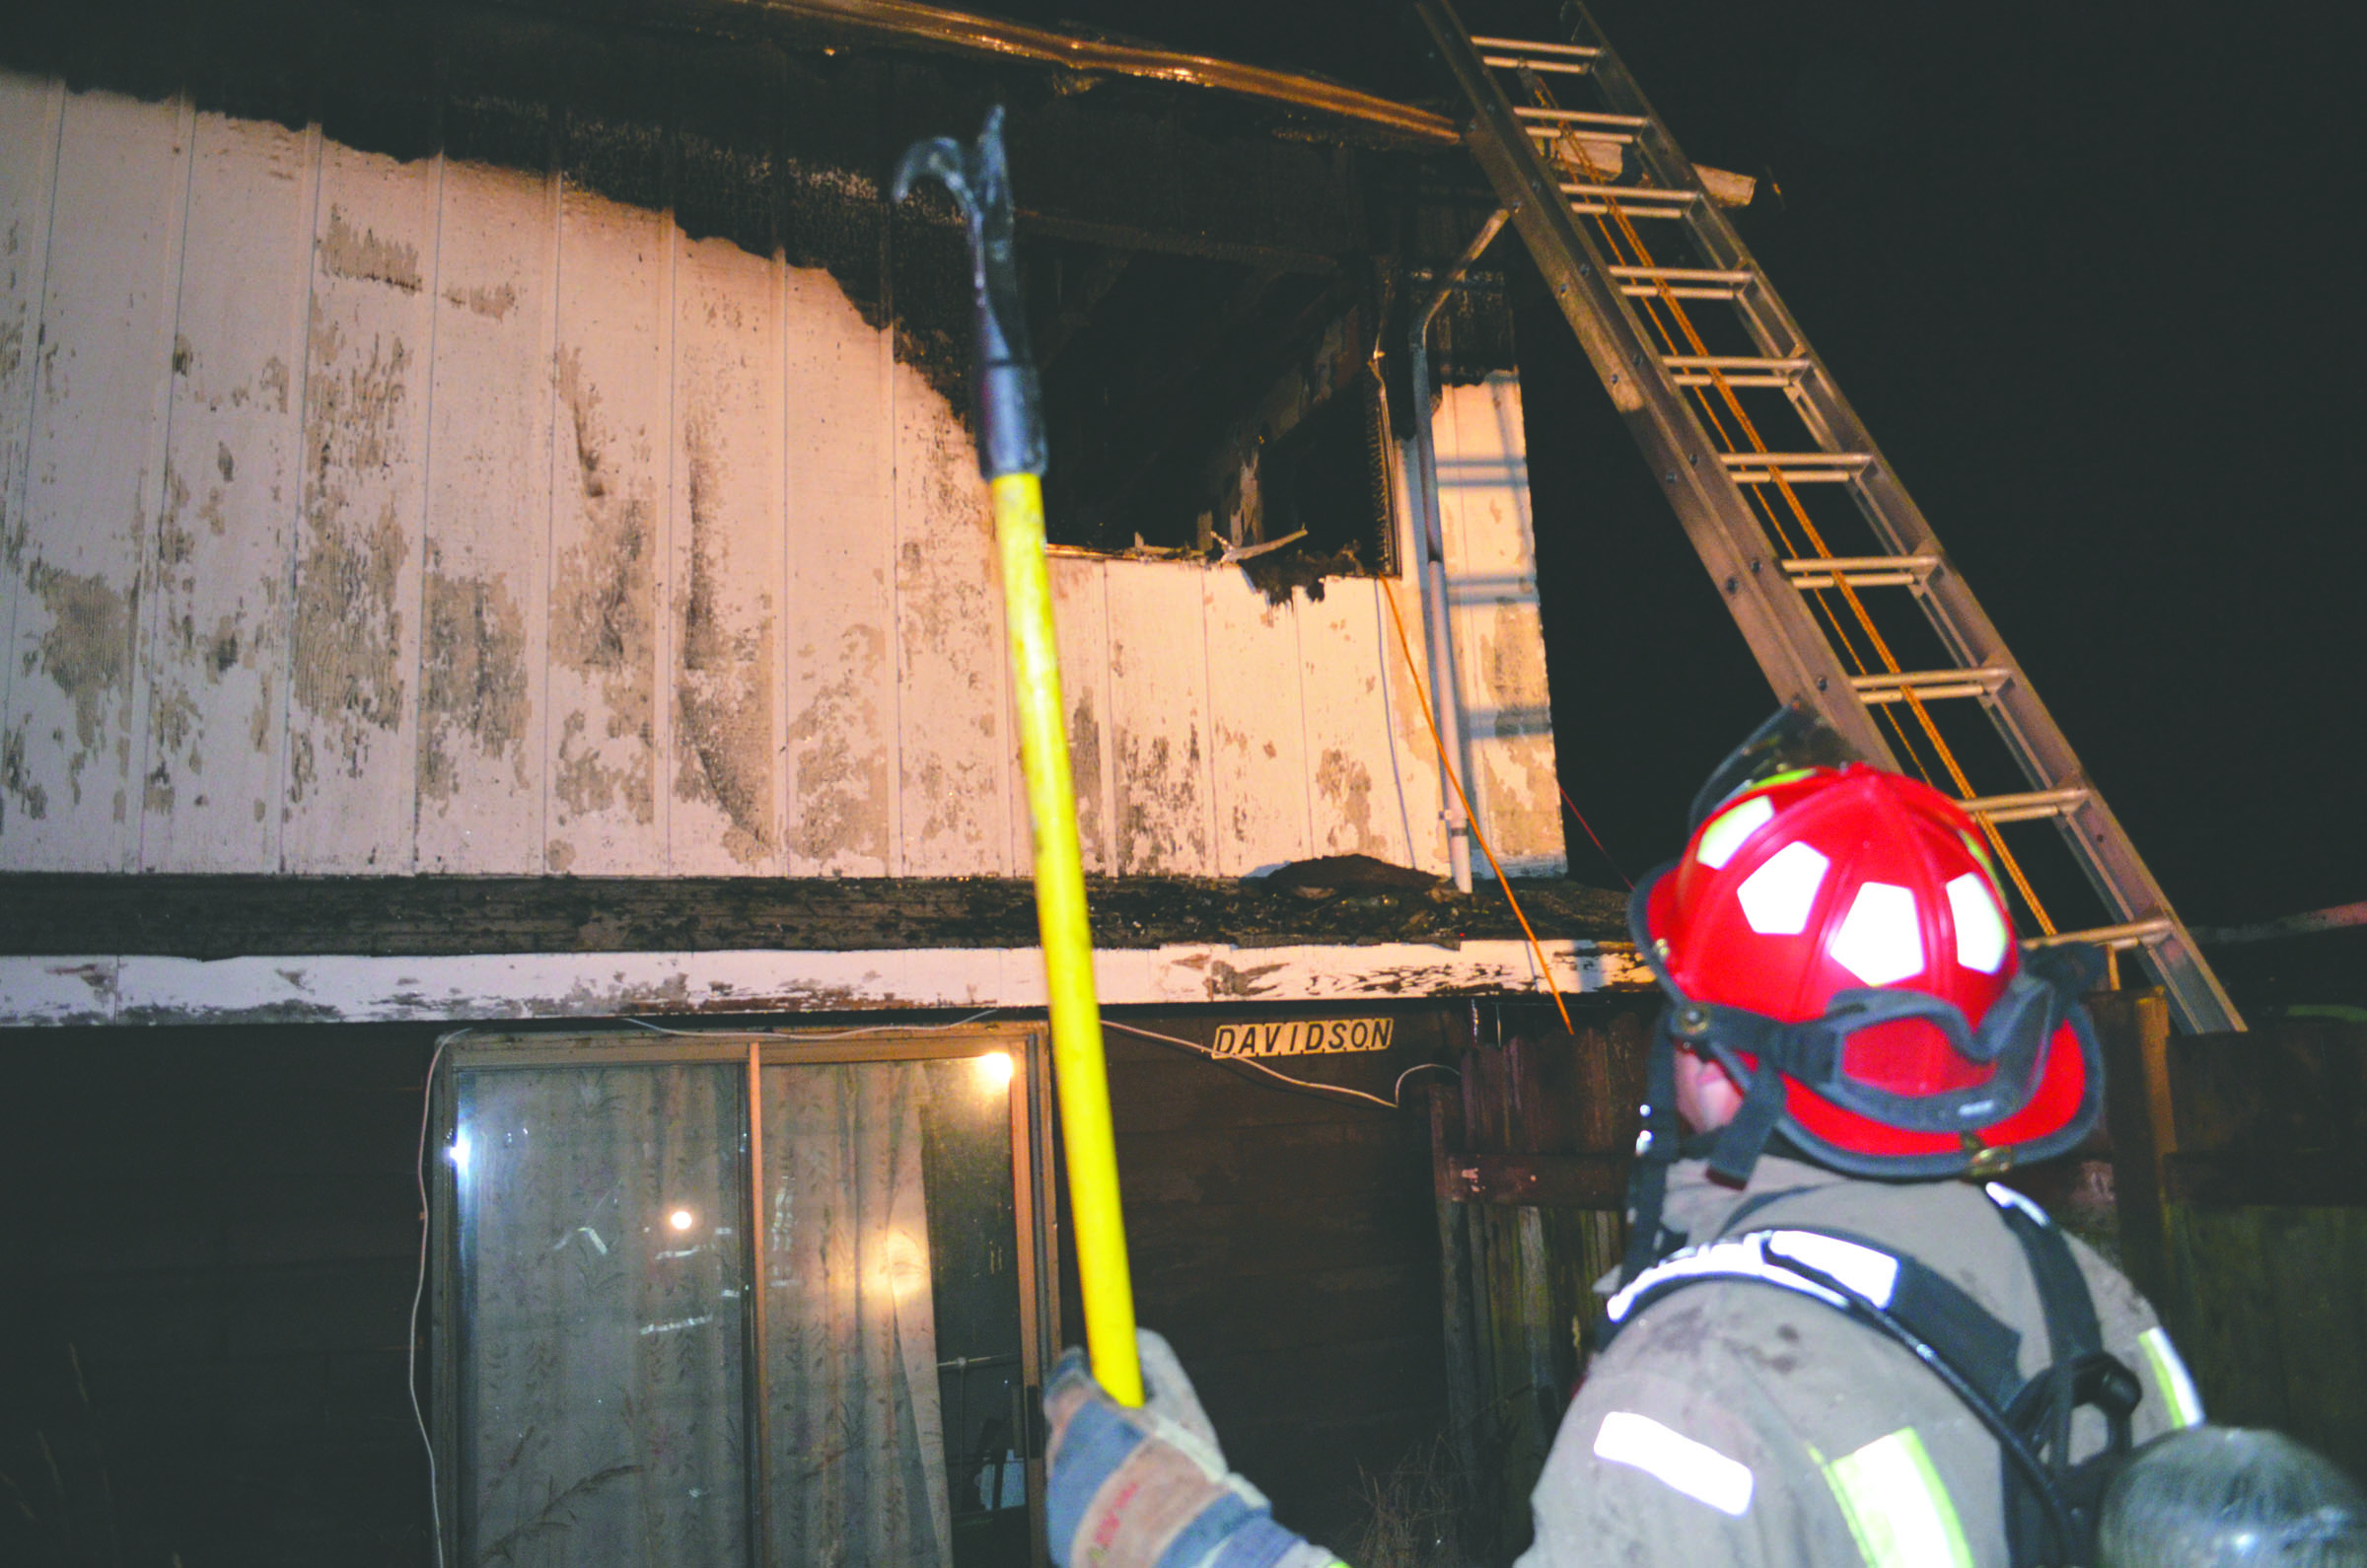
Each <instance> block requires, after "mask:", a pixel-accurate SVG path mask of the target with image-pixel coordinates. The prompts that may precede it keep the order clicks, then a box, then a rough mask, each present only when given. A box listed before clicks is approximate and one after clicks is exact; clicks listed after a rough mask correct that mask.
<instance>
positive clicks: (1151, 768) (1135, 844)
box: [1116, 724, 1208, 877]
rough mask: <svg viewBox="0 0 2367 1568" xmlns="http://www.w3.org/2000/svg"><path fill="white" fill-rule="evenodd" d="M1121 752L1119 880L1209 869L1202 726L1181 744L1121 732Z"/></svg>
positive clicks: (1170, 739) (1118, 742)
mask: <svg viewBox="0 0 2367 1568" xmlns="http://www.w3.org/2000/svg"><path fill="white" fill-rule="evenodd" d="M1116 752H1117V787H1118V797H1119V806H1118V820H1117V872H1118V875H1119V876H1121V877H1134V876H1149V875H1155V874H1157V873H1159V872H1163V871H1173V870H1177V869H1187V870H1197V869H1198V868H1199V867H1201V866H1203V865H1205V864H1206V863H1207V860H1208V833H1207V826H1206V823H1205V822H1203V821H1202V820H1201V817H1200V763H1201V756H1200V730H1199V726H1198V725H1196V724H1195V725H1189V726H1186V727H1185V730H1184V733H1183V741H1182V742H1181V743H1180V744H1179V743H1178V742H1177V740H1176V739H1175V738H1174V737H1173V736H1166V735H1159V736H1152V737H1150V738H1148V739H1147V740H1146V739H1145V738H1144V737H1142V736H1138V735H1135V734H1133V733H1131V732H1130V731H1127V730H1125V729H1122V728H1121V729H1119V730H1118V732H1117V736H1116Z"/></svg>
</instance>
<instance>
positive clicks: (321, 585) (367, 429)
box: [290, 300, 411, 799]
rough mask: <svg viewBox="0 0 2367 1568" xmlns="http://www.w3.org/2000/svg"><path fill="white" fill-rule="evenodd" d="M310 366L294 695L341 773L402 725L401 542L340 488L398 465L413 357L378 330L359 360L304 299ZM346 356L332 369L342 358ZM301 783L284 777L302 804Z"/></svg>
mask: <svg viewBox="0 0 2367 1568" xmlns="http://www.w3.org/2000/svg"><path fill="white" fill-rule="evenodd" d="M312 353H313V361H314V367H315V368H314V370H313V373H312V375H311V376H310V377H309V378H308V379H307V385H306V390H305V421H304V435H305V448H304V450H305V455H306V464H305V481H304V517H305V524H306V529H305V535H306V537H305V548H304V553H303V556H302V558H301V559H300V560H299V562H298V564H297V569H296V617H295V631H294V653H295V658H294V668H293V669H292V670H291V672H290V679H291V682H292V683H291V687H290V692H291V695H292V696H293V697H294V698H295V700H296V701H297V702H298V703H300V704H301V705H302V706H303V707H304V709H305V711H306V712H308V713H310V714H311V715H313V716H314V718H315V719H317V720H319V721H321V725H322V729H321V740H322V742H323V744H325V745H327V746H328V747H329V748H331V753H332V754H331V755H329V756H327V757H325V758H320V759H317V760H316V765H319V764H323V763H324V764H325V765H327V766H329V767H332V768H334V769H335V770H336V771H337V772H338V773H340V774H341V775H342V776H344V777H347V778H360V777H362V776H363V774H364V772H365V771H366V770H367V768H368V766H369V763H370V751H371V743H372V739H373V737H374V736H375V735H377V734H380V733H388V734H391V733H393V732H394V731H395V730H396V729H397V728H399V727H400V725H401V722H402V708H403V702H404V699H405V697H406V695H407V694H408V690H409V687H408V685H407V683H406V681H405V680H404V678H403V670H402V625H403V619H402V617H403V608H404V606H403V605H402V604H401V595H400V593H399V588H400V583H401V577H402V567H403V563H404V561H405V560H406V559H408V557H409V554H410V539H409V536H408V535H407V533H406V532H405V530H404V528H403V525H402V520H401V518H400V517H399V516H398V515H397V514H396V512H395V507H394V500H393V499H392V498H388V499H386V500H383V501H381V502H380V504H379V507H378V513H377V516H376V517H374V518H369V519H360V518H356V517H354V516H353V515H352V512H351V502H350V499H349V496H348V493H347V489H346V486H347V484H348V483H349V482H352V483H357V484H358V483H373V482H375V481H377V480H378V479H379V477H380V475H381V474H382V473H383V472H384V471H385V470H387V469H389V468H391V467H394V466H395V465H397V464H399V463H403V462H405V461H407V459H408V457H409V454H408V453H407V452H406V451H405V449H404V443H403V441H402V429H401V424H402V418H403V407H404V404H405V402H406V401H407V400H408V396H409V392H408V388H407V386H406V385H405V382H404V379H403V378H404V375H405V373H406V372H407V371H408V370H409V368H410V363H411V355H410V350H409V349H408V348H407V347H405V346H404V344H403V342H402V340H401V339H400V338H393V339H392V340H389V339H387V338H383V337H381V336H379V335H377V334H373V335H372V337H371V339H370V346H369V352H368V356H367V357H366V358H365V357H363V355H362V353H361V351H360V347H359V345H358V344H348V343H347V342H346V340H345V334H344V331H343V329H342V328H341V327H340V326H339V325H338V324H337V323H336V322H334V321H329V320H328V318H327V316H326V315H325V313H324V312H323V308H322V305H321V303H320V302H319V301H318V300H316V301H315V302H314V304H313V315H312ZM340 361H343V362H344V363H343V365H342V367H341V368H340V365H339V362H340ZM303 782H304V781H303V780H301V779H298V780H295V781H292V785H291V792H290V798H291V799H300V798H301V794H302V785H303Z"/></svg>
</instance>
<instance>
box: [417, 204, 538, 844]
mask: <svg viewBox="0 0 2367 1568" xmlns="http://www.w3.org/2000/svg"><path fill="white" fill-rule="evenodd" d="M557 189H558V184H557V179H556V178H555V177H548V176H538V175H531V174H519V173H515V172H511V171H506V170H492V169H485V168H481V167H478V166H476V165H472V164H457V163H456V164H448V165H447V166H446V168H445V171H444V188H443V193H442V218H441V222H440V234H441V240H440V243H439V246H438V249H437V259H436V298H435V302H434V307H433V309H434V314H435V317H436V327H435V363H434V365H433V367H432V372H433V383H432V385H433V388H434V392H433V395H432V398H431V408H430V430H429V435H428V446H427V450H428V453H429V456H430V464H429V469H428V474H427V544H426V550H425V580H424V583H423V598H422V601H421V615H422V629H421V637H422V643H421V649H420V669H419V762H418V768H419V780H418V791H419V825H418V846H419V869H420V870H422V871H441V872H475V873H504V874H508V875H513V876H517V875H524V874H526V873H530V872H535V871H538V870H540V869H541V867H542V813H543V805H544V790H543V768H544V763H545V757H544V755H543V713H544V707H545V698H546V696H547V694H548V693H547V685H548V669H547V664H548V660H547V651H548V639H547V635H546V634H547V630H548V622H547V620H546V618H545V616H544V614H543V608H542V607H543V606H544V605H546V604H547V603H548V602H549V583H548V580H547V576H546V573H545V571H544V562H545V561H546V560H547V559H548V550H549V547H550V474H551V400H552V398H551V374H550V355H551V326H552V310H553V292H552V285H553V274H554V272H555V271H556V268H557V244H558V211H557Z"/></svg>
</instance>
